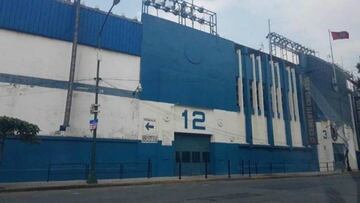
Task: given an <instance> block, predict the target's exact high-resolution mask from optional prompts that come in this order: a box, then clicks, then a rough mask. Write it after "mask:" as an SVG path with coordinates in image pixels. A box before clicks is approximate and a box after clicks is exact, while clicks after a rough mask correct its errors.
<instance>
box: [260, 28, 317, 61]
mask: <svg viewBox="0 0 360 203" xmlns="http://www.w3.org/2000/svg"><path fill="white" fill-rule="evenodd" d="M266 38H268V39H269V41H270V53H271V54H273V55H275V56H280V57H281V58H283V59H286V60H289V59H288V54H289V53H290V54H291V55H292V62H294V63H297V62H296V60H297V59H298V57H299V55H300V54H307V55H313V56H315V54H316V52H315V50H312V49H309V48H307V47H305V46H303V45H301V44H299V43H297V42H294V41H292V40H290V39H288V38H286V37H284V36H282V35H280V34H277V33H275V32H271V33H269V34H268V35H267V36H266ZM278 50H280V55H279V54H278ZM294 55H296V56H294Z"/></svg>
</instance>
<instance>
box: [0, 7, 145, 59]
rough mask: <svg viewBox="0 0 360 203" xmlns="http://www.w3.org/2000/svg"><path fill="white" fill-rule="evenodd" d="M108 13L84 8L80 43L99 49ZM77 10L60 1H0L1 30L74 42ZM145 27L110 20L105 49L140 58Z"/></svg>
mask: <svg viewBox="0 0 360 203" xmlns="http://www.w3.org/2000/svg"><path fill="white" fill-rule="evenodd" d="M104 18H105V13H103V12H99V11H96V10H95V9H90V8H86V7H82V8H81V15H80V33H79V43H80V44H83V45H88V46H96V37H97V33H98V32H99V30H100V27H101V24H102V22H103V20H104ZM74 22H75V7H74V6H73V5H72V4H69V3H63V2H60V1H57V0H31V1H30V0H29V1H25V0H0V29H8V30H13V31H18V32H24V33H29V34H34V35H39V36H44V37H49V38H54V39H59V40H65V41H70V42H72V39H73V33H74ZM141 39H142V25H141V24H140V23H137V22H133V21H131V20H128V19H125V18H121V17H118V16H110V17H109V19H108V22H107V26H105V28H104V31H103V36H102V40H101V43H102V48H104V49H109V50H113V51H118V52H124V53H128V54H132V55H137V56H139V55H140V50H141Z"/></svg>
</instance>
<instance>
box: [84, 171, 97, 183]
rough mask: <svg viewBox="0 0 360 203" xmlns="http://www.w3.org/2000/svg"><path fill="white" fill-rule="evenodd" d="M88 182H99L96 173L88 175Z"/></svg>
mask: <svg viewBox="0 0 360 203" xmlns="http://www.w3.org/2000/svg"><path fill="white" fill-rule="evenodd" d="M86 183H87V184H97V183H98V181H97V178H96V175H95V174H91V173H90V174H89V176H88V179H87V180H86Z"/></svg>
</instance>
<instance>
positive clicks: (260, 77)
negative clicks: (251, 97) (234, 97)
mask: <svg viewBox="0 0 360 203" xmlns="http://www.w3.org/2000/svg"><path fill="white" fill-rule="evenodd" d="M256 59H257V61H258V64H259V66H258V68H259V102H260V104H259V106H260V110H261V114H262V115H264V116H265V108H264V86H263V85H264V84H263V77H262V65H261V57H260V56H258V57H257V58H256Z"/></svg>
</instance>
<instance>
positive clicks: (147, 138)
mask: <svg viewBox="0 0 360 203" xmlns="http://www.w3.org/2000/svg"><path fill="white" fill-rule="evenodd" d="M158 141H159V136H158V132H157V123H156V119H152V118H144V121H143V135H142V138H141V142H142V143H157V142H158Z"/></svg>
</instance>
